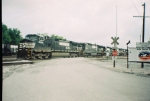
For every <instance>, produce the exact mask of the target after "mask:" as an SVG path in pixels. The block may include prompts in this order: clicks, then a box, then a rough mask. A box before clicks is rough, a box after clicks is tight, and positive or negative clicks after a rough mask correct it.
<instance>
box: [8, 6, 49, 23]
mask: <svg viewBox="0 0 150 101" xmlns="http://www.w3.org/2000/svg"><path fill="white" fill-rule="evenodd" d="M51 5H52V4H51ZM48 6H50V5H48V4H46V5H45V6H44V7H41V8H39V9H35V10H33V11H31V12H28V13H25V14H22V15H18V16H16V17H14V18H11V19H9V20H7V21H10V20H13V19H16V18H19V17H22V16H27V15H29V14H31V13H33V12H36V11H38V10H41V9H43V8H46V7H48Z"/></svg>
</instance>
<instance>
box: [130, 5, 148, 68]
mask: <svg viewBox="0 0 150 101" xmlns="http://www.w3.org/2000/svg"><path fill="white" fill-rule="evenodd" d="M142 6H144V12H143V16H133V17H143V30H142V42H144V33H145V17H149V16H145V6H146V5H145V3H144V4H143V5H142ZM141 67H142V68H143V67H144V64H143V63H141Z"/></svg>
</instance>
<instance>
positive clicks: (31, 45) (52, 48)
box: [17, 34, 111, 59]
mask: <svg viewBox="0 0 150 101" xmlns="http://www.w3.org/2000/svg"><path fill="white" fill-rule="evenodd" d="M107 48H108V47H105V46H101V45H96V44H91V43H81V42H74V41H70V40H64V39H61V40H60V39H57V38H53V37H49V36H48V35H46V34H28V35H26V37H25V39H23V40H21V41H20V44H19V47H18V53H17V56H18V58H24V59H31V58H34V59H35V58H43V59H44V58H51V57H56V56H58V57H60V56H61V57H81V56H83V57H88V56H96V57H99V56H105V55H106V50H107ZM110 52H111V51H110Z"/></svg>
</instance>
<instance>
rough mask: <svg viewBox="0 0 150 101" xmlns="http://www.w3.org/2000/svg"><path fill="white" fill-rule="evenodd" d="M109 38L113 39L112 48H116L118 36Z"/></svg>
mask: <svg viewBox="0 0 150 101" xmlns="http://www.w3.org/2000/svg"><path fill="white" fill-rule="evenodd" d="M111 39H112V40H113V42H112V43H111V44H114V48H117V45H119V43H118V42H117V40H118V39H119V37H114V38H113V37H111Z"/></svg>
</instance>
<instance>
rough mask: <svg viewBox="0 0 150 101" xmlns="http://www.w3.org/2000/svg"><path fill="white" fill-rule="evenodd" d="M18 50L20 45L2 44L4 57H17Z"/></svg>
mask: <svg viewBox="0 0 150 101" xmlns="http://www.w3.org/2000/svg"><path fill="white" fill-rule="evenodd" d="M17 50H18V45H12V44H2V55H3V56H11V55H16V54H17Z"/></svg>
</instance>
